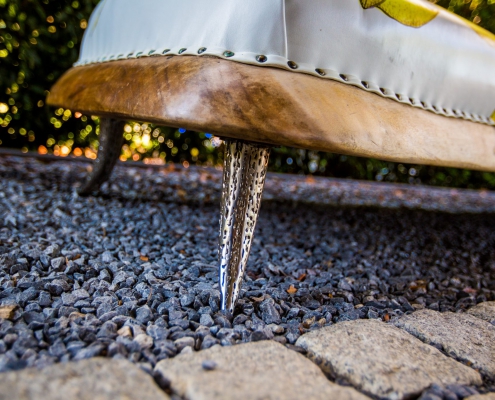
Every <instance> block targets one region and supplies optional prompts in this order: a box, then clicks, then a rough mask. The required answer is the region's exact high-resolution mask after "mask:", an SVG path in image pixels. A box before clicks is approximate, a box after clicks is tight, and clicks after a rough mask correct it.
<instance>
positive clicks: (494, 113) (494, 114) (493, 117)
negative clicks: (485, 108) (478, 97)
mask: <svg viewBox="0 0 495 400" xmlns="http://www.w3.org/2000/svg"><path fill="white" fill-rule="evenodd" d="M490 118H491V119H492V121H493V122H495V110H494V111H493V114H492V116H491V117H490Z"/></svg>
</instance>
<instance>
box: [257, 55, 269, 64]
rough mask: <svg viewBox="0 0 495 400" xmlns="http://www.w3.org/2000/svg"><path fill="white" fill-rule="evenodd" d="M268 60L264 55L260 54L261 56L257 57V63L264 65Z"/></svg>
mask: <svg viewBox="0 0 495 400" xmlns="http://www.w3.org/2000/svg"><path fill="white" fill-rule="evenodd" d="M267 60H268V58H267V57H266V56H264V55H262V54H260V55H259V56H256V61H258V62H260V63H264V62H266V61H267Z"/></svg>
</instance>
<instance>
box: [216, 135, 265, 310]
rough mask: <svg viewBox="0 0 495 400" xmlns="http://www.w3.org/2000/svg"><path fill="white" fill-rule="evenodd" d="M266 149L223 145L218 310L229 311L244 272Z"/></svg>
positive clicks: (256, 211)
mask: <svg viewBox="0 0 495 400" xmlns="http://www.w3.org/2000/svg"><path fill="white" fill-rule="evenodd" d="M269 156H270V148H268V147H264V146H260V145H256V144H250V143H245V142H241V141H226V142H225V157H224V175H223V184H222V202H221V211H220V237H219V257H220V261H219V277H220V293H221V309H222V310H223V311H231V312H232V311H233V308H234V305H235V301H236V299H237V297H238V295H239V289H240V287H241V284H242V278H243V274H244V270H245V268H246V264H247V260H248V257H249V252H250V250H251V242H252V239H253V234H254V228H255V226H256V221H257V219H258V212H259V208H260V203H261V196H262V193H263V186H264V184H265V176H266V169H267V166H268V158H269Z"/></svg>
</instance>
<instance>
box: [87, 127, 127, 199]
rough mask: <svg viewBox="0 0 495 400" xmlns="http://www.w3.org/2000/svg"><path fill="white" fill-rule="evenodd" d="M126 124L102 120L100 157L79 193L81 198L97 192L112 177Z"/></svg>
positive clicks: (122, 142)
mask: <svg viewBox="0 0 495 400" xmlns="http://www.w3.org/2000/svg"><path fill="white" fill-rule="evenodd" d="M124 125H125V122H124V121H121V120H117V119H112V118H102V119H101V121H100V144H99V145H98V157H97V159H96V160H95V163H94V164H93V171H92V172H91V175H90V176H89V178H88V180H87V181H86V183H85V184H84V185H83V186H81V188H80V189H79V190H78V193H79V194H80V195H81V196H85V195H89V194H91V193H92V192H95V191H97V190H98V189H99V188H100V186H101V185H102V184H103V183H104V182H105V181H106V180H107V179H108V178H109V177H110V174H111V173H112V169H113V167H114V166H115V163H116V162H117V160H118V159H119V156H120V152H121V150H122V145H123V144H124V135H123V133H124Z"/></svg>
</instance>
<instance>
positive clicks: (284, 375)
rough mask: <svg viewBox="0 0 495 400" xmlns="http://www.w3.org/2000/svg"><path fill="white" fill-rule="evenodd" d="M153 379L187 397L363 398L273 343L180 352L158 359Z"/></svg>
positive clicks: (194, 399)
mask: <svg viewBox="0 0 495 400" xmlns="http://www.w3.org/2000/svg"><path fill="white" fill-rule="evenodd" d="M213 365H214V367H209V366H213ZM205 366H206V367H205ZM155 377H156V378H157V379H158V381H159V382H162V383H163V384H165V385H169V387H170V389H171V390H172V391H173V392H174V393H175V394H177V395H179V396H182V397H185V398H187V399H188V400H196V399H216V400H220V399H229V400H230V399H245V400H250V399H253V400H254V399H288V400H290V399H294V400H295V399H339V400H341V399H342V400H344V399H356V400H358V399H362V400H364V399H367V397H366V396H364V395H362V394H361V393H359V392H357V391H356V390H354V389H352V388H349V387H343V386H339V385H336V384H334V383H332V382H330V381H329V380H328V379H327V378H326V377H325V376H324V375H323V373H322V372H321V370H320V369H319V368H318V367H317V366H316V365H315V364H313V363H312V362H311V361H309V360H308V359H306V358H305V357H304V356H302V355H301V354H298V353H296V352H295V351H291V350H289V349H287V348H285V347H284V346H282V345H280V344H278V343H274V342H257V343H246V344H240V345H237V346H229V347H221V346H214V347H213V348H211V349H208V350H204V351H200V352H196V353H190V354H180V355H178V356H177V357H175V358H173V359H165V360H163V361H160V362H159V363H158V364H157V366H156V367H155Z"/></svg>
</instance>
